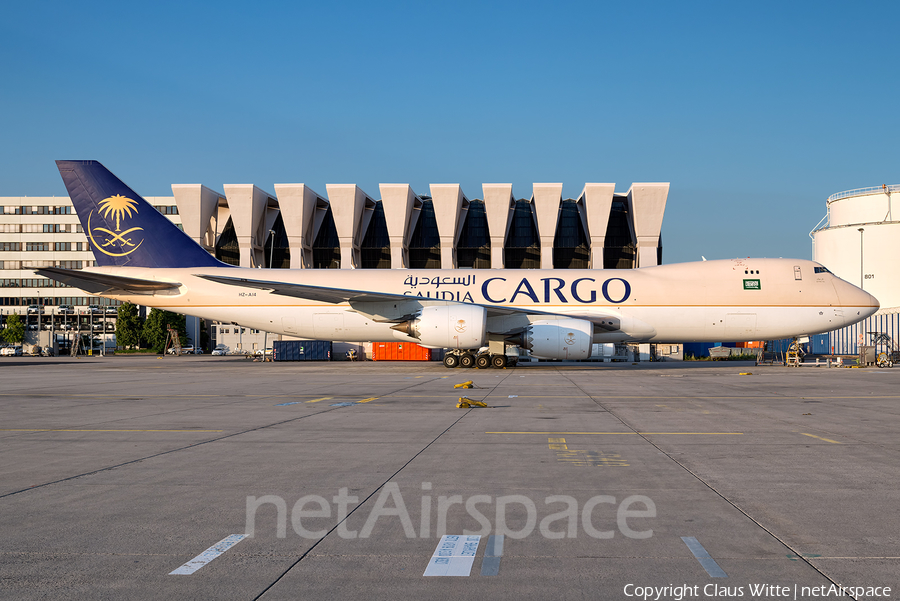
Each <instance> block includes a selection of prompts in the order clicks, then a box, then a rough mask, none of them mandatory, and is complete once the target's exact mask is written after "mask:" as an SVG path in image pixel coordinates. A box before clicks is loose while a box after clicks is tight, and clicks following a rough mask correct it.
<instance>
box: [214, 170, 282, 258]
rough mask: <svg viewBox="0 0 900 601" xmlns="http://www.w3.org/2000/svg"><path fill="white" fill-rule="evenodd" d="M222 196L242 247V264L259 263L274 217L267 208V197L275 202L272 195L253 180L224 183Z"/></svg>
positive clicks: (268, 200)
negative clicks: (223, 195)
mask: <svg viewBox="0 0 900 601" xmlns="http://www.w3.org/2000/svg"><path fill="white" fill-rule="evenodd" d="M225 197H226V198H227V199H228V207H229V209H230V210H231V223H232V225H233V226H234V232H235V234H236V235H237V239H238V244H239V246H240V249H241V267H261V266H262V265H264V264H265V260H264V257H263V246H264V245H265V242H266V234H267V232H268V229H269V228H270V227H271V223H274V221H275V218H274V217H269V216H267V214H266V213H267V210H266V209H267V208H268V206H269V202H270V201H271V202H272V203H273V205H274V204H275V203H276V202H277V201H276V200H275V197H273V196H272V195H271V194H269V193H268V192H265V191H263V190H261V189H260V188H257V187H256V186H254V185H253V184H225ZM270 221H271V223H269V222H270Z"/></svg>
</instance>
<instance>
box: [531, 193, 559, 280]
mask: <svg viewBox="0 0 900 601" xmlns="http://www.w3.org/2000/svg"><path fill="white" fill-rule="evenodd" d="M562 188H563V185H562V184H534V186H533V190H534V192H533V196H532V207H533V210H534V212H535V216H536V217H537V229H538V236H540V241H541V269H553V239H554V237H555V236H556V223H557V221H558V220H559V203H561V202H562Z"/></svg>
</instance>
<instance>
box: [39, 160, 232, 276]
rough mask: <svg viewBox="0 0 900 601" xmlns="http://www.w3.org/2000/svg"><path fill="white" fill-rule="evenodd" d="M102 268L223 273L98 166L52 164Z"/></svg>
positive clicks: (210, 258)
mask: <svg viewBox="0 0 900 601" xmlns="http://www.w3.org/2000/svg"><path fill="white" fill-rule="evenodd" d="M56 166H57V167H58V168H59V173H60V175H61V176H62V178H63V182H64V183H65V185H66V190H68V192H69V197H70V198H71V199H72V204H73V205H74V206H75V212H76V213H77V214H78V218H79V219H80V220H81V225H82V227H83V228H84V233H85V235H86V236H87V237H88V240H89V243H90V245H91V250H92V251H93V252H94V258H95V259H96V260H97V265H99V266H101V267H106V266H113V265H123V266H124V265H128V266H131V267H227V266H228V265H226V264H225V263H222V262H220V261H219V260H218V259H216V258H215V257H213V256H212V255H211V254H209V253H208V252H207V251H206V250H204V249H203V247H202V246H200V245H199V244H197V243H196V242H195V241H194V240H193V239H192V238H191V237H190V236H188V235H187V234H185V233H184V232H183V231H181V230H180V229H178V227H177V226H176V225H175V224H174V223H172V222H171V221H169V220H168V218H166V217H165V216H164V215H162V214H161V213H160V212H159V211H157V210H156V209H154V208H153V206H152V205H150V203H148V202H147V201H146V200H144V199H143V198H141V197H140V196H139V195H138V194H137V193H135V191H134V190H132V189H131V188H129V187H128V186H126V185H125V183H123V182H122V180H120V179H119V178H117V177H116V176H115V175H113V174H112V173H111V172H110V171H109V169H107V168H106V167H104V166H103V165H101V164H100V163H99V162H97V161H56Z"/></svg>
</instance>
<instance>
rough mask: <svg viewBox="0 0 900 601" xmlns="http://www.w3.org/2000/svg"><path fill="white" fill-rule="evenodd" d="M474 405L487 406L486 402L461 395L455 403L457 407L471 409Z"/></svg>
mask: <svg viewBox="0 0 900 601" xmlns="http://www.w3.org/2000/svg"><path fill="white" fill-rule="evenodd" d="M474 407H487V403H485V402H484V401H476V400H473V399H470V398H469V397H467V396H461V397H459V402H458V403H457V404H456V408H457V409H472V408H474Z"/></svg>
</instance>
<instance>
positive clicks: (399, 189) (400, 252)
mask: <svg viewBox="0 0 900 601" xmlns="http://www.w3.org/2000/svg"><path fill="white" fill-rule="evenodd" d="M378 187H379V189H380V191H381V208H382V209H383V210H384V220H385V223H386V225H387V230H388V236H389V237H390V239H391V267H392V268H394V269H399V268H401V267H409V238H410V237H411V236H412V233H413V230H415V229H416V221H417V220H418V217H419V214H420V212H421V211H420V209H421V208H422V200H421V199H420V198H419V197H418V196H416V193H415V192H413V189H412V187H410V185H409V184H379V185H378ZM363 235H365V233H363Z"/></svg>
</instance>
